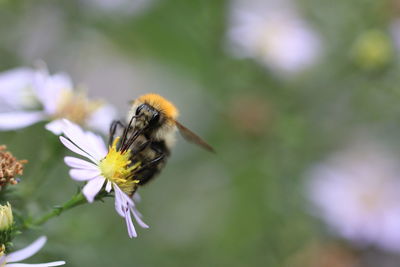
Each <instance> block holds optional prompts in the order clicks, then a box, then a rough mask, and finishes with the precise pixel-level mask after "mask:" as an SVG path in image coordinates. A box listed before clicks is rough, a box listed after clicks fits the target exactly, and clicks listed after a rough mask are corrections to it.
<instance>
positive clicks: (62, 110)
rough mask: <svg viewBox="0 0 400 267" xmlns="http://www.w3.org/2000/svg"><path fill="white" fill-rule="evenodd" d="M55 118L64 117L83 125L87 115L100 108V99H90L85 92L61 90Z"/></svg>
mask: <svg viewBox="0 0 400 267" xmlns="http://www.w3.org/2000/svg"><path fill="white" fill-rule="evenodd" d="M59 99H60V100H59V103H58V105H57V111H56V113H55V114H54V117H55V118H66V119H69V120H70V121H73V122H75V123H77V124H79V125H84V124H85V122H86V120H87V119H88V117H89V116H90V115H91V114H92V113H93V112H95V111H96V110H97V109H98V108H100V107H101V106H102V105H103V103H102V101H91V100H89V99H88V98H87V96H86V93H85V92H73V91H67V90H65V91H63V92H62V93H61V96H60V98H59Z"/></svg>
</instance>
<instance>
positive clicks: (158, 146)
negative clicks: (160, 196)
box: [132, 141, 170, 185]
mask: <svg viewBox="0 0 400 267" xmlns="http://www.w3.org/2000/svg"><path fill="white" fill-rule="evenodd" d="M169 155H170V151H169V149H168V148H167V146H166V144H165V142H164V141H153V142H151V144H150V145H149V146H148V147H147V148H146V149H144V150H143V151H141V152H140V153H138V154H136V155H133V160H132V161H135V162H137V161H140V162H141V166H142V168H141V169H140V170H139V171H138V173H137V177H136V179H137V180H139V185H144V184H146V183H147V182H149V181H150V180H151V179H153V178H154V177H155V176H156V175H157V174H158V173H159V172H160V171H161V170H162V168H164V166H165V163H166V162H167V159H168V156H169Z"/></svg>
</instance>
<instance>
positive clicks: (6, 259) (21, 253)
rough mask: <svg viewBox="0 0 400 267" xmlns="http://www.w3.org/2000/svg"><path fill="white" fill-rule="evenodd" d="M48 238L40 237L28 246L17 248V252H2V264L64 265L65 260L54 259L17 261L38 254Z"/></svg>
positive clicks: (14, 266)
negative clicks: (30, 262) (42, 261)
mask: <svg viewBox="0 0 400 267" xmlns="http://www.w3.org/2000/svg"><path fill="white" fill-rule="evenodd" d="M46 241H47V239H46V237H45V236H42V237H39V238H38V239H37V240H36V241H35V242H33V243H32V244H30V245H29V246H27V247H26V248H23V249H20V250H17V251H15V252H11V253H9V254H4V252H1V253H0V255H1V257H0V266H6V267H28V266H37V267H50V266H60V265H64V264H65V261H53V262H47V263H38V264H27V263H16V262H19V261H22V260H25V259H27V258H29V257H31V256H33V255H34V254H36V253H37V252H38V251H39V250H40V249H41V248H42V247H43V246H44V244H45V243H46Z"/></svg>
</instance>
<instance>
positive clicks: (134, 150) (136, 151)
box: [132, 140, 151, 155]
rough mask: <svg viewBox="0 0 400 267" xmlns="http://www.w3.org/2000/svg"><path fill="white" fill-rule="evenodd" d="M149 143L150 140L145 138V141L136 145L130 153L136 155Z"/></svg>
mask: <svg viewBox="0 0 400 267" xmlns="http://www.w3.org/2000/svg"><path fill="white" fill-rule="evenodd" d="M150 144H151V140H147V141H146V142H144V143H143V144H141V145H140V146H138V147H137V148H136V149H133V150H132V154H133V155H136V154H138V153H140V152H142V151H143V150H145V149H146V148H147V147H148V146H149V145H150Z"/></svg>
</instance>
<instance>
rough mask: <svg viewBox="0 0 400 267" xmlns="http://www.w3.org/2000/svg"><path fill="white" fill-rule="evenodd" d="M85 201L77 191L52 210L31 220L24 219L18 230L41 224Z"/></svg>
mask: <svg viewBox="0 0 400 267" xmlns="http://www.w3.org/2000/svg"><path fill="white" fill-rule="evenodd" d="M85 203H87V200H86V198H85V196H84V195H83V194H82V192H79V193H77V194H75V195H73V196H72V198H71V199H70V200H68V201H67V202H65V203H64V204H63V205H61V206H57V207H54V208H53V210H51V211H49V212H48V213H46V214H44V215H42V216H41V217H39V218H37V219H34V220H31V221H30V220H29V221H25V222H24V223H23V224H22V226H21V227H20V228H21V229H20V230H24V229H29V228H34V227H38V226H41V225H42V224H44V223H46V222H47V221H48V220H50V219H52V218H54V217H56V216H59V215H60V214H61V213H63V212H64V211H67V210H69V209H71V208H73V207H76V206H79V205H82V204H85Z"/></svg>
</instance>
